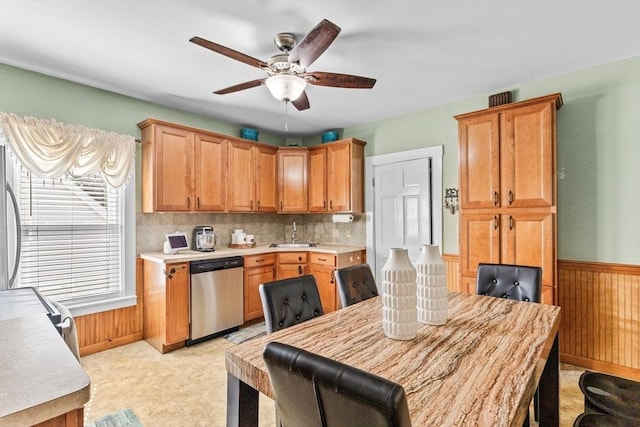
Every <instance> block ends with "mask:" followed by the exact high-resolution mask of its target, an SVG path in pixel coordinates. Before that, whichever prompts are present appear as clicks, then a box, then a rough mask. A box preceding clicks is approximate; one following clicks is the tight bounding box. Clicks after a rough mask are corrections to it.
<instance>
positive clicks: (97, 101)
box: [0, 63, 284, 145]
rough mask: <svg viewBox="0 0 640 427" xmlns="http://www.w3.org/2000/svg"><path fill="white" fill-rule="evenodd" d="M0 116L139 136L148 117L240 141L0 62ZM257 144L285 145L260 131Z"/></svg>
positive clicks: (182, 116)
mask: <svg viewBox="0 0 640 427" xmlns="http://www.w3.org/2000/svg"><path fill="white" fill-rule="evenodd" d="M0 111H4V112H9V113H16V114H18V115H22V116H33V117H38V118H41V119H55V120H57V121H59V122H63V123H68V124H73V125H82V126H87V127H95V128H98V129H103V130H107V131H113V132H118V133H122V134H126V135H132V136H135V137H136V138H139V137H140V129H138V127H137V124H138V123H139V122H141V121H143V120H145V119H147V118H149V117H153V118H155V119H160V120H166V121H169V122H174V123H179V124H182V125H185V126H192V127H195V128H198V129H205V130H209V131H212V132H219V133H222V134H225V135H237V136H240V127H241V126H237V125H233V124H229V123H225V122H222V121H219V120H215V119H211V118H209V117H204V116H201V115H197V114H191V113H187V112H184V111H180V110H176V109H172V108H167V107H163V106H161V105H157V104H152V103H150V102H146V101H141V100H139V99H135V98H131V97H127V96H123V95H119V94H116V93H113V92H108V91H105V90H100V89H95V88H92V87H89V86H84V85H81V84H77V83H73V82H70V81H67V80H62V79H57V78H54V77H49V76H45V75H43V74H38V73H34V72H30V71H26V70H23V69H20V68H15V67H11V66H9V65H5V64H2V63H0ZM259 139H260V142H265V143H267V144H273V145H284V139H283V138H281V137H279V136H274V135H270V134H268V133H264V132H260V135H259Z"/></svg>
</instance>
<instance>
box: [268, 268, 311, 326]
mask: <svg viewBox="0 0 640 427" xmlns="http://www.w3.org/2000/svg"><path fill="white" fill-rule="evenodd" d="M258 290H259V292H260V299H261V300H262V309H263V311H264V322H265V325H266V326H267V333H269V334H270V333H272V332H275V331H279V330H280V329H284V328H288V327H289V326H292V325H295V324H297V323H301V322H304V321H306V320H309V319H313V318H314V317H317V316H321V315H322V314H324V312H323V310H322V302H321V300H320V293H319V292H318V285H317V284H316V278H315V277H314V276H311V275H307V276H300V277H292V278H289V279H282V280H276V281H274V282H268V283H263V284H261V285H260V286H259V287H258Z"/></svg>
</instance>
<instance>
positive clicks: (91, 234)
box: [17, 170, 124, 304]
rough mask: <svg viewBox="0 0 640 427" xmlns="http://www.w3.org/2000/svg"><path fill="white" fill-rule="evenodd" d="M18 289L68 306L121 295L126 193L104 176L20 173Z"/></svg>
mask: <svg viewBox="0 0 640 427" xmlns="http://www.w3.org/2000/svg"><path fill="white" fill-rule="evenodd" d="M17 193H18V203H19V207H20V215H21V219H22V259H21V263H20V273H19V279H18V280H19V283H20V284H19V286H33V287H36V288H38V289H39V290H40V291H41V292H42V293H43V294H44V295H45V296H47V297H50V298H51V299H53V300H55V301H59V302H63V303H67V304H73V303H81V302H85V301H93V300H99V299H104V298H109V297H113V296H117V295H120V294H121V291H122V288H121V283H123V280H122V276H123V271H122V259H121V257H122V255H121V254H122V249H123V245H122V244H123V242H122V238H123V236H122V235H123V219H124V215H123V195H122V190H120V189H113V188H111V187H109V186H107V185H106V184H105V182H104V180H103V178H102V177H101V176H100V175H92V176H85V177H82V178H73V177H65V178H58V179H53V180H52V179H43V178H37V177H35V176H32V175H31V174H29V173H28V172H27V171H25V170H23V171H20V172H19V186H18V192H17Z"/></svg>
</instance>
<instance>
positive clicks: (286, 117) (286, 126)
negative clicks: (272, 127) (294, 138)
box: [284, 101, 289, 132]
mask: <svg viewBox="0 0 640 427" xmlns="http://www.w3.org/2000/svg"><path fill="white" fill-rule="evenodd" d="M288 107H289V103H288V102H287V101H285V102H284V131H285V132H289V108H288Z"/></svg>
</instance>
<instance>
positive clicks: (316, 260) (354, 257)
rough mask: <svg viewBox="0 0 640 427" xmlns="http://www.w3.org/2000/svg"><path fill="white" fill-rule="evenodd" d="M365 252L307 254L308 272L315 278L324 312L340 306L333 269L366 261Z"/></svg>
mask: <svg viewBox="0 0 640 427" xmlns="http://www.w3.org/2000/svg"><path fill="white" fill-rule="evenodd" d="M365 254H366V252H365V251H353V252H346V253H342V254H338V255H333V254H327V253H321V252H311V253H310V254H309V274H312V275H313V276H315V278H316V283H317V284H318V291H319V293H320V300H321V301H322V309H323V311H324V312H325V313H329V312H331V311H335V310H337V309H339V308H341V307H342V306H341V304H340V296H339V294H338V290H337V288H336V281H335V276H334V272H335V270H336V269H337V268H344V267H348V266H351V265H356V264H362V263H364V262H366V256H365Z"/></svg>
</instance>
